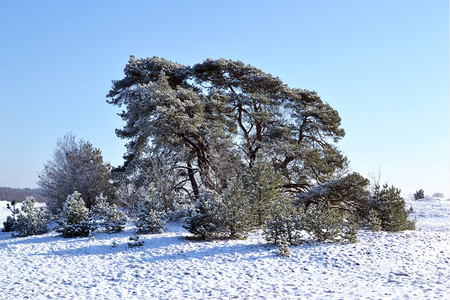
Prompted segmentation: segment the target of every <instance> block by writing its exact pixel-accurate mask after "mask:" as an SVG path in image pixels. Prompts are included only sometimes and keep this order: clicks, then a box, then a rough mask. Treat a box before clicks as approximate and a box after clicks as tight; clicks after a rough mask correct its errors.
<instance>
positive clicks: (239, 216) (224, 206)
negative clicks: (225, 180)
mask: <svg viewBox="0 0 450 300" xmlns="http://www.w3.org/2000/svg"><path fill="white" fill-rule="evenodd" d="M221 200H222V201H221V202H220V203H218V205H219V212H218V213H219V220H218V221H219V224H217V225H218V227H220V232H221V234H224V235H226V236H228V237H231V238H242V237H246V236H247V234H248V232H249V231H250V230H251V229H252V225H253V222H252V218H251V213H252V207H251V205H250V203H249V202H248V201H247V199H246V197H245V188H244V186H243V184H242V183H241V182H240V181H238V180H234V181H233V182H232V183H231V185H230V186H229V187H228V189H227V190H226V191H225V192H224V194H223V195H222V198H221Z"/></svg>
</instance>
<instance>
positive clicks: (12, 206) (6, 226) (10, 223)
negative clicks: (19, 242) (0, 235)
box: [2, 200, 19, 232]
mask: <svg viewBox="0 0 450 300" xmlns="http://www.w3.org/2000/svg"><path fill="white" fill-rule="evenodd" d="M16 204H17V202H16V200H11V202H10V203H7V204H6V208H7V209H9V210H10V211H11V214H12V215H11V216H8V217H6V221H5V222H3V228H2V231H3V232H11V231H14V226H15V225H16V215H17V214H18V213H19V209H18V208H16Z"/></svg>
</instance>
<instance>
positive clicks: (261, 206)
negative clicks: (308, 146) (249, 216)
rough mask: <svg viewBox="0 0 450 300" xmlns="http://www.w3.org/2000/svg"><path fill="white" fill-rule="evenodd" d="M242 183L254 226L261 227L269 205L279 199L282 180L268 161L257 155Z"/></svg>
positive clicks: (265, 218)
mask: <svg viewBox="0 0 450 300" xmlns="http://www.w3.org/2000/svg"><path fill="white" fill-rule="evenodd" d="M243 181H244V184H245V188H246V190H247V199H248V201H249V202H250V204H251V207H252V212H253V219H254V224H255V226H257V227H258V226H262V225H264V223H265V221H266V220H267V217H268V213H269V209H270V206H271V204H272V203H275V202H277V201H279V200H280V199H281V196H282V194H281V192H280V188H281V187H282V185H283V178H282V176H281V174H280V173H279V172H277V171H275V170H274V168H273V166H272V164H271V163H270V162H269V161H267V160H265V159H264V158H263V156H262V155H258V157H257V158H256V160H255V161H254V163H253V166H252V167H249V168H248V169H247V171H246V173H245V174H244V175H243Z"/></svg>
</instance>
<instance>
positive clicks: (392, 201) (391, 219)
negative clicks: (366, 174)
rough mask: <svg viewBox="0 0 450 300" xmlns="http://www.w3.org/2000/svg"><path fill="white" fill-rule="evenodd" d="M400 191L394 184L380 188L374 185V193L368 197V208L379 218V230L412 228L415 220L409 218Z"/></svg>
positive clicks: (408, 212)
mask: <svg viewBox="0 0 450 300" xmlns="http://www.w3.org/2000/svg"><path fill="white" fill-rule="evenodd" d="M400 193H401V191H400V190H399V189H397V188H395V187H394V186H391V187H388V185H387V184H385V185H384V186H383V187H382V188H381V187H380V186H379V185H376V186H375V189H374V193H373V195H372V197H371V198H370V199H369V203H368V205H369V209H370V210H373V211H374V213H375V212H376V214H377V217H378V218H379V219H380V223H381V230H385V231H403V230H414V229H415V221H413V220H409V219H408V215H409V214H410V212H411V210H409V211H407V210H406V208H405V200H404V199H403V198H402V196H401V195H400Z"/></svg>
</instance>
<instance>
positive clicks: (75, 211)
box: [57, 192, 92, 237]
mask: <svg viewBox="0 0 450 300" xmlns="http://www.w3.org/2000/svg"><path fill="white" fill-rule="evenodd" d="M58 224H59V226H60V227H59V228H58V229H57V231H58V232H60V233H61V234H62V236H63V237H77V236H88V235H89V234H90V233H91V231H92V222H91V220H90V216H89V209H88V208H87V207H86V206H85V203H84V201H83V199H82V198H81V194H80V193H78V192H74V193H73V194H71V195H69V196H68V197H67V199H66V202H65V203H64V206H63V212H62V215H61V219H60V220H59V221H58Z"/></svg>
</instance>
